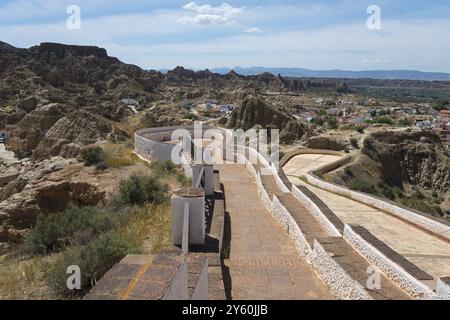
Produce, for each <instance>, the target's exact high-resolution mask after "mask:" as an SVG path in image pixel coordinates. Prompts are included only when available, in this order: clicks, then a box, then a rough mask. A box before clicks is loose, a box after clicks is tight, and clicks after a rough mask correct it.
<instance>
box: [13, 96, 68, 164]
mask: <svg viewBox="0 0 450 320" xmlns="http://www.w3.org/2000/svg"><path fill="white" fill-rule="evenodd" d="M65 112H66V110H65V107H64V106H63V105H60V104H49V105H46V106H43V107H40V108H38V109H36V110H34V111H32V112H30V113H29V114H27V115H26V116H25V117H24V118H23V119H22V120H21V121H20V122H19V124H18V127H17V129H16V130H15V131H14V132H13V135H12V137H11V139H10V140H9V141H8V149H9V150H11V151H13V152H15V153H16V154H17V155H18V156H19V157H26V156H29V155H31V153H32V151H33V150H34V149H35V148H36V147H37V145H38V144H39V142H40V141H41V139H42V138H43V137H44V136H45V134H46V133H47V131H48V130H49V129H50V128H51V127H52V126H53V125H54V124H55V123H56V122H57V121H58V120H59V119H61V118H62V117H64V115H65V114H64V113H65Z"/></svg>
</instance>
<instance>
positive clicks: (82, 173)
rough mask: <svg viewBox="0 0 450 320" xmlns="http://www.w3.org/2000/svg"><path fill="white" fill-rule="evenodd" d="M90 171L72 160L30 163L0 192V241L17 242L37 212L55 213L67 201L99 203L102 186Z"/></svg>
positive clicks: (103, 195)
mask: <svg viewBox="0 0 450 320" xmlns="http://www.w3.org/2000/svg"><path fill="white" fill-rule="evenodd" d="M93 170H94V169H93V168H86V167H85V166H84V164H81V163H78V162H77V161H76V160H74V159H63V158H61V157H55V158H51V159H47V160H44V161H42V162H40V163H37V164H34V165H32V166H31V167H30V168H29V169H28V170H27V171H26V172H25V173H24V174H23V175H21V176H20V177H19V178H17V179H16V180H15V181H13V182H11V183H9V184H8V185H7V186H6V187H5V188H4V189H2V190H1V191H0V243H1V242H20V241H21V240H22V239H23V236H24V234H25V233H26V231H27V230H28V229H29V228H31V227H32V226H34V224H35V223H36V219H37V216H38V215H39V214H50V213H55V212H59V211H61V210H64V209H65V208H66V207H67V206H68V205H69V204H70V203H73V204H75V205H88V206H89V205H90V206H95V205H97V204H100V203H103V202H104V201H105V196H106V191H105V186H102V185H101V184H100V183H99V182H98V177H96V173H95V172H94V171H93ZM100 174H102V173H100ZM103 174H106V173H103Z"/></svg>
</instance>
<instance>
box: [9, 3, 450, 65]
mask: <svg viewBox="0 0 450 320" xmlns="http://www.w3.org/2000/svg"><path fill="white" fill-rule="evenodd" d="M71 5H75V6H77V7H78V8H79V10H80V11H79V12H80V14H79V17H80V19H79V20H78V19H77V18H78V16H77V15H76V11H70V12H69V13H68V8H69V6H71ZM373 6H377V7H378V8H379V13H380V15H379V16H378V15H377V14H376V12H374V11H373V10H369V13H368V8H369V7H373ZM74 12H75V15H74ZM378 17H379V19H378ZM368 19H369V20H370V22H371V23H373V22H378V21H379V22H380V24H379V28H374V27H373V26H374V24H370V25H369V26H372V27H370V28H369V27H368V24H367V20H368ZM373 19H375V20H373ZM68 20H69V21H68ZM77 21H80V25H79V28H78V27H77V24H76V22H77ZM68 23H69V27H68ZM74 23H75V24H74ZM0 41H4V42H7V43H9V44H11V45H14V46H16V47H21V48H25V47H30V46H33V45H37V44H39V43H41V42H60V43H65V44H77V45H95V46H99V47H103V48H106V49H107V51H108V54H110V55H112V56H115V57H118V58H119V59H120V60H122V61H124V62H126V63H132V64H136V65H138V66H140V67H142V68H145V69H165V68H174V67H176V66H184V67H187V68H195V69H205V68H215V67H229V68H232V67H235V66H241V67H251V66H265V67H299V68H309V69H316V70H326V69H341V70H380V69H382V70H393V69H408V70H421V71H434V72H450V59H449V57H450V1H448V0H434V1H433V0H430V1H424V0H368V1H367V0H295V1H294V0H278V1H275V0H248V1H242V0H236V1H234V0H226V1H213V0H200V1H191V0H185V1H178V0H126V1H123V0H122V1H117V0H68V1H67V0H0Z"/></svg>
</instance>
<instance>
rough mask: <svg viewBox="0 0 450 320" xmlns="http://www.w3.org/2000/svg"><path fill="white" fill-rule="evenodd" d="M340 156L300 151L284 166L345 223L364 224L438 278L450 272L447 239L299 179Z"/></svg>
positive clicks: (294, 180)
mask: <svg viewBox="0 0 450 320" xmlns="http://www.w3.org/2000/svg"><path fill="white" fill-rule="evenodd" d="M339 158H340V157H339V156H333V155H322V154H301V155H297V156H295V157H294V158H292V159H291V160H290V161H289V162H288V163H287V164H286V165H285V166H284V167H283V170H284V172H285V173H286V175H287V176H288V179H289V181H290V182H291V183H292V184H294V185H297V186H306V187H307V188H308V189H309V190H310V191H312V192H313V193H314V194H315V195H317V196H318V197H319V198H320V199H321V200H322V201H323V202H324V203H325V204H326V205H327V206H328V207H329V208H330V209H331V211H333V212H334V213H335V214H336V215H337V216H338V217H339V218H340V219H341V220H342V221H343V222H344V223H347V224H359V225H361V226H363V227H364V228H366V229H367V230H369V231H370V232H371V233H372V234H373V235H375V236H376V237H377V238H379V239H380V240H382V241H383V242H385V243H386V244H387V245H389V246H390V247H391V248H392V249H394V250H395V251H397V252H398V253H399V254H400V255H402V256H403V257H405V258H407V259H408V260H409V261H411V262H412V263H414V264H415V265H417V266H418V267H420V268H421V269H422V270H424V271H426V272H427V273H429V274H430V275H432V276H434V277H435V278H439V277H445V276H448V275H450V244H449V243H448V242H447V241H445V240H442V239H440V238H437V237H435V236H433V235H431V234H430V233H428V232H426V231H424V230H422V229H420V228H418V227H415V226H413V225H411V224H408V223H406V222H404V221H402V220H400V219H398V218H396V217H394V216H392V215H389V214H387V213H386V212H384V211H381V210H378V209H375V208H373V207H370V206H368V205H365V204H362V203H360V202H357V201H354V200H351V199H349V198H346V197H343V196H339V195H336V194H334V193H331V192H328V191H325V190H322V189H319V188H316V187H314V186H311V185H309V184H305V183H304V182H303V181H302V180H300V179H299V177H301V176H303V175H305V174H306V173H307V172H309V171H311V170H315V169H318V168H319V167H321V166H323V165H326V164H330V163H332V162H335V161H336V160H339Z"/></svg>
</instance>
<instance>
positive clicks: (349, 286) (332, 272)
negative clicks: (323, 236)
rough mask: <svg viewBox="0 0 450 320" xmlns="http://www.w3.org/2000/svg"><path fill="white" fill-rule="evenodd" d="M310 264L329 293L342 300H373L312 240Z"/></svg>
mask: <svg viewBox="0 0 450 320" xmlns="http://www.w3.org/2000/svg"><path fill="white" fill-rule="evenodd" d="M311 264H312V265H313V267H314V269H315V270H316V271H317V273H318V274H319V275H320V277H321V279H322V280H323V281H324V282H325V283H326V284H327V285H328V287H329V288H330V290H331V293H332V294H333V295H335V296H336V297H337V298H339V299H342V300H373V298H372V297H371V296H370V295H369V294H368V293H367V291H366V290H365V289H364V287H363V286H362V285H361V284H360V283H358V282H357V281H355V280H353V278H352V277H350V275H349V274H348V273H347V272H346V271H345V270H344V269H343V268H342V267H341V266H340V265H339V264H338V263H337V262H336V261H334V260H333V258H331V257H330V256H329V255H328V253H327V252H326V251H325V249H324V248H323V247H322V246H321V245H320V243H319V242H318V241H317V239H316V240H314V254H313V255H311Z"/></svg>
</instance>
